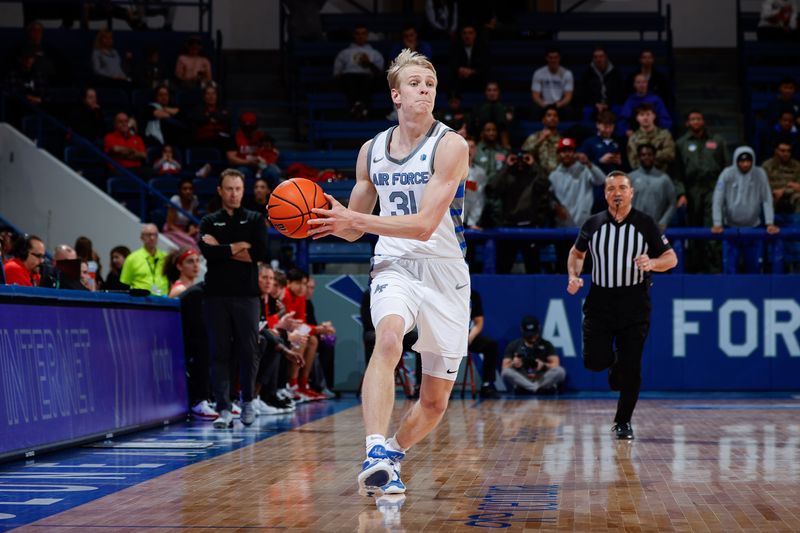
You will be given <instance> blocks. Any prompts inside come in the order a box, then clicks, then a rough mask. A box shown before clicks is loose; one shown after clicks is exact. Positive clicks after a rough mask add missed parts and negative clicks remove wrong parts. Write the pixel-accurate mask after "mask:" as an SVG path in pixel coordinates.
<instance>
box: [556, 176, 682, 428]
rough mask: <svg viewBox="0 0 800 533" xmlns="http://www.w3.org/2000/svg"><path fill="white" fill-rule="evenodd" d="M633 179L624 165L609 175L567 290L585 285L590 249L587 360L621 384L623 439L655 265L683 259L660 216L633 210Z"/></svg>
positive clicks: (635, 394)
mask: <svg viewBox="0 0 800 533" xmlns="http://www.w3.org/2000/svg"><path fill="white" fill-rule="evenodd" d="M633 194H634V190H633V187H632V186H631V179H630V178H629V177H628V176H627V175H626V174H625V173H624V172H620V171H616V170H615V171H613V172H611V173H610V174H609V175H608V177H607V178H606V185H605V195H606V201H607V202H608V210H607V211H603V212H601V213H597V214H596V215H594V216H592V217H590V218H589V220H587V221H586V222H585V223H584V224H583V226H582V227H581V232H580V234H579V235H578V239H577V240H576V241H575V245H574V246H573V247H572V249H571V250H570V252H569V259H568V260H567V272H568V273H569V282H568V284H567V292H569V293H570V294H575V293H576V292H578V290H579V289H580V288H581V287H582V286H583V279H581V277H580V275H581V270H582V269H583V260H584V258H585V257H586V252H587V250H588V251H590V252H591V254H592V287H591V289H590V290H589V295H588V296H587V297H586V303H585V304H584V306H583V316H584V318H583V364H584V366H585V367H586V368H588V369H589V370H593V371H595V372H602V371H603V370H605V369H608V383H609V385H610V386H611V389H612V390H618V391H620V392H619V402H617V414H616V416H615V417H614V422H615V425H614V427H613V428H612V429H613V430H614V431H615V432H616V435H617V438H618V439H632V438H633V428H632V427H631V417H632V416H633V409H634V407H636V401H637V400H638V399H639V388H640V386H641V381H642V372H641V367H642V351H643V350H644V342H645V340H646V339H647V333H648V332H649V331H650V295H649V293H648V290H649V286H650V276H651V274H650V272H665V271H667V270H669V269H671V268H673V267H674V266H675V265H677V264H678V258H677V256H676V255H675V252H674V251H673V250H672V247H671V246H670V245H669V241H667V238H666V237H664V236H662V235H661V230H660V229H659V227H658V224H656V221H655V220H653V219H652V218H650V217H649V216H647V215H645V214H644V213H642V212H641V211H637V210H636V209H633V207H632V202H633Z"/></svg>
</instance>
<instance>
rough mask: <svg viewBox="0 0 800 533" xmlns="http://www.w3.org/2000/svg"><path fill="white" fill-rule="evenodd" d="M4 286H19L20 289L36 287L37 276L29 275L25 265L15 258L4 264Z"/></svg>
mask: <svg viewBox="0 0 800 533" xmlns="http://www.w3.org/2000/svg"><path fill="white" fill-rule="evenodd" d="M4 270H5V273H6V285H21V286H22V287H37V286H38V285H39V278H40V276H39V274H31V273H30V272H28V269H27V268H25V264H24V263H23V262H22V261H20V260H19V259H17V258H16V257H15V258H13V259H10V260H9V261H6V263H5V264H4Z"/></svg>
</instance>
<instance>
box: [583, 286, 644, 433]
mask: <svg viewBox="0 0 800 533" xmlns="http://www.w3.org/2000/svg"><path fill="white" fill-rule="evenodd" d="M583 312H584V319H583V364H584V366H585V367H586V368H588V369H589V370H592V371H594V372H601V371H603V370H605V369H608V384H609V385H610V386H611V390H617V391H619V401H618V402H617V414H616V416H615V417H614V421H615V422H617V423H623V422H630V420H631V416H632V415H633V409H634V408H635V407H636V402H637V400H638V399H639V389H640V388H641V384H642V351H643V350H644V342H645V340H646V339H647V333H648V332H649V331H650V296H649V294H648V292H647V288H646V287H645V284H639V285H634V286H632V287H620V288H615V289H604V288H602V287H597V286H596V285H592V287H591V289H590V290H589V296H588V297H587V298H586V303H585V304H584V306H583Z"/></svg>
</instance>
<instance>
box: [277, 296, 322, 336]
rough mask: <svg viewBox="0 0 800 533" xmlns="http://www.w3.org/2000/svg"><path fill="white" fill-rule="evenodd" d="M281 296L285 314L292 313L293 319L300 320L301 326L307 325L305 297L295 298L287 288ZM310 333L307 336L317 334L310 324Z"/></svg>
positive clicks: (314, 327) (315, 328)
mask: <svg viewBox="0 0 800 533" xmlns="http://www.w3.org/2000/svg"><path fill="white" fill-rule="evenodd" d="M284 291H286V292H284V295H283V305H284V306H285V307H286V312H287V313H291V312H292V311H294V318H295V319H296V320H301V321H302V322H303V324H308V321H307V320H306V297H305V296H295V295H294V294H292V291H290V290H289V287H286V289H284ZM308 325H309V326H311V332H310V333H309V335H315V334H316V333H317V327H316V326H314V325H311V324H308Z"/></svg>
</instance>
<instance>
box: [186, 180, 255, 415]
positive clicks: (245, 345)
mask: <svg viewBox="0 0 800 533" xmlns="http://www.w3.org/2000/svg"><path fill="white" fill-rule="evenodd" d="M217 193H218V194H219V196H220V199H221V200H222V209H220V210H219V211H216V212H214V213H211V214H208V215H206V216H205V217H203V220H201V221H200V235H201V240H200V250H201V251H202V252H203V256H204V257H205V258H206V261H207V262H208V271H207V272H206V277H205V286H206V289H205V300H204V303H203V308H204V312H205V315H206V324H208V337H209V343H208V344H209V347H210V349H211V357H212V360H213V364H212V386H213V389H214V399H215V400H216V401H217V412H219V415H220V416H219V418H218V419H216V420H215V421H214V427H215V428H218V429H224V428H228V427H231V426H232V425H233V414H232V413H231V397H230V375H229V374H230V362H231V356H232V351H233V350H236V351H237V352H238V354H237V355H238V358H239V367H240V372H241V379H240V382H241V387H242V402H243V405H242V416H241V421H242V424H244V425H247V426H249V425H250V424H252V423H253V420H254V419H255V407H254V406H253V404H252V400H253V388H254V385H255V377H256V372H257V370H258V318H259V313H260V307H259V306H260V300H259V290H258V264H257V263H258V261H266V260H267V229H266V225H265V223H264V217H263V215H261V214H260V213H257V212H255V211H248V210H247V209H244V208H243V207H241V203H242V196H243V195H244V176H243V175H242V173H241V172H239V171H238V170H233V169H228V170H224V171H223V172H222V174H220V177H219V186H218V187H217Z"/></svg>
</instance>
